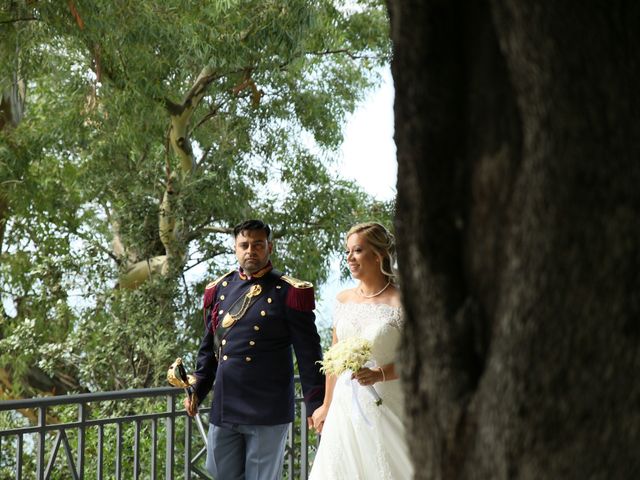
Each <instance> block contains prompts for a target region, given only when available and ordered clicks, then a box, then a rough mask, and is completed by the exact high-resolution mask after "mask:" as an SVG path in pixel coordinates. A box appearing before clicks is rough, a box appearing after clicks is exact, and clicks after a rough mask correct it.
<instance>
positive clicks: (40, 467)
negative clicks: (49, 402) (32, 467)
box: [36, 405, 47, 480]
mask: <svg viewBox="0 0 640 480" xmlns="http://www.w3.org/2000/svg"><path fill="white" fill-rule="evenodd" d="M46 424H47V407H45V406H44V405H43V406H41V407H40V409H39V410H38V427H39V430H38V461H37V466H36V469H37V473H36V476H37V478H38V480H44V469H45V466H44V454H45V440H46V431H45V428H44V427H45V426H46Z"/></svg>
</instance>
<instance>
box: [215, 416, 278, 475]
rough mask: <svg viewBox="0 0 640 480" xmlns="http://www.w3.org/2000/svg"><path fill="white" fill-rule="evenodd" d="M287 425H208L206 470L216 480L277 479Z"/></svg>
mask: <svg viewBox="0 0 640 480" xmlns="http://www.w3.org/2000/svg"><path fill="white" fill-rule="evenodd" d="M289 425H290V424H289V423H283V424H281V425H224V426H216V425H213V424H211V425H209V433H208V435H207V437H208V443H209V448H208V449H207V470H208V471H209V473H210V474H211V475H213V478H215V479H216V480H280V479H281V478H282V464H283V462H284V446H285V442H286V440H287V432H288V429H289Z"/></svg>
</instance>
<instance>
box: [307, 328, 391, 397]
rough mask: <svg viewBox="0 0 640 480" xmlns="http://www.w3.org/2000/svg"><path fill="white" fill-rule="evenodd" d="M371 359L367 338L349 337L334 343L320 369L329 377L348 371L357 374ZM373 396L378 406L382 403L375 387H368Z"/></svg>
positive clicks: (369, 343)
mask: <svg viewBox="0 0 640 480" xmlns="http://www.w3.org/2000/svg"><path fill="white" fill-rule="evenodd" d="M370 359H371V342H370V341H369V340H367V339H366V338H360V337H348V338H345V339H344V340H340V341H338V342H336V343H334V344H333V345H332V346H331V348H329V350H327V351H326V352H325V354H324V358H323V359H322V361H320V362H318V363H320V364H321V365H322V368H321V369H320V370H321V371H322V372H323V373H325V374H327V375H335V376H336V377H337V376H340V375H341V374H342V373H344V372H346V371H349V370H350V371H352V372H357V371H358V370H360V369H361V368H362V367H364V365H365V364H366V363H367V362H368V361H369V360H370ZM367 388H368V389H369V391H370V392H371V394H372V395H373V397H374V399H375V402H376V405H380V404H381V403H382V399H381V398H380V395H378V392H376V389H375V388H373V385H367Z"/></svg>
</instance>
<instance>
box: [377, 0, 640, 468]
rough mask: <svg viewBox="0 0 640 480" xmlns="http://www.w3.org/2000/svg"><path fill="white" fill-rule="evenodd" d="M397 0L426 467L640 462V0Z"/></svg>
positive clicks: (411, 334)
mask: <svg viewBox="0 0 640 480" xmlns="http://www.w3.org/2000/svg"><path fill="white" fill-rule="evenodd" d="M594 5H596V4H595V3H584V2H583V3H576V2H562V1H561V2H545V3H544V5H541V4H535V5H534V4H533V3H530V2H519V1H516V0H512V1H508V0H503V1H498V0H496V1H494V2H460V1H449V0H440V1H437V0H419V1H418V0H414V1H411V0H389V7H390V13H391V21H392V36H393V42H394V48H395V52H394V57H393V64H392V71H393V76H394V81H395V86H396V103H395V124H396V143H397V149H398V150H397V151H398V214H397V220H396V229H397V234H398V243H399V262H400V269H401V272H402V275H401V276H402V290H403V298H404V304H405V307H406V311H407V326H406V330H405V335H404V341H405V343H406V349H403V350H402V352H403V354H402V360H403V362H404V371H403V381H404V386H405V391H406V394H407V408H408V416H409V436H410V439H409V442H410V445H411V448H412V451H411V454H412V457H413V461H414V463H415V466H416V478H424V479H427V478H428V479H430V480H436V479H451V478H456V479H461V478H474V479H501V478H519V479H536V480H539V479H546V478H548V479H563V480H564V479H581V480H582V479H586V478H590V479H595V478H598V479H618V478H619V479H630V478H640V456H639V455H638V448H639V447H640V274H639V273H638V272H640V118H639V117H640V101H639V99H640V96H639V95H638V94H637V92H635V90H636V89H637V86H638V85H640V61H639V60H638V48H639V47H640V29H639V28H638V25H640V4H639V3H637V2H622V1H612V2H608V3H602V4H599V6H597V7H596V6H594Z"/></svg>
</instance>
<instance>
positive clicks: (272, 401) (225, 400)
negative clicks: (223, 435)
mask: <svg viewBox="0 0 640 480" xmlns="http://www.w3.org/2000/svg"><path fill="white" fill-rule="evenodd" d="M265 271H266V273H264V272H259V273H258V274H257V275H256V276H254V277H246V276H245V275H244V274H243V273H242V272H241V271H233V272H229V273H228V274H226V275H224V276H223V277H221V278H219V279H218V280H216V281H215V282H212V283H211V284H209V285H208V286H207V289H206V291H205V297H204V315H205V334H204V337H203V339H202V342H201V343H200V349H199V350H198V365H197V369H196V372H195V376H196V379H197V383H196V385H195V392H196V394H197V396H198V399H199V401H201V400H202V399H203V398H204V397H205V396H206V395H207V393H209V391H210V390H211V387H212V385H213V401H212V408H211V415H210V418H209V421H210V422H211V423H213V424H215V425H220V424H222V423H231V424H243V425H277V424H282V423H288V422H291V421H293V416H294V382H293V352H292V350H295V354H296V358H297V360H298V369H299V372H300V380H301V383H302V392H303V395H304V400H305V403H306V406H307V413H308V415H311V413H313V411H314V410H315V409H316V408H317V407H319V406H320V405H321V404H322V401H323V399H324V381H325V379H324V375H323V374H322V373H321V372H320V365H319V364H318V363H316V362H318V361H319V360H321V359H322V349H321V346H320V337H319V335H318V331H317V329H316V325H315V315H314V313H313V308H314V307H315V304H314V296H313V288H312V287H311V284H308V283H307V282H296V281H295V280H294V279H290V278H289V277H286V276H282V275H281V274H279V273H277V272H275V271H273V270H272V269H271V265H270V264H269V265H268V267H267V268H266V269H265ZM261 273H262V274H261ZM255 284H259V285H260V286H261V288H262V290H261V293H260V294H259V295H258V296H257V297H256V299H255V301H254V302H253V303H252V304H251V305H250V306H249V308H248V310H247V311H246V312H245V313H244V315H243V316H242V317H241V318H239V319H238V320H237V321H236V322H235V324H233V326H232V327H230V328H228V329H227V331H226V333H225V337H224V340H223V341H222V345H221V346H220V351H219V359H216V356H215V354H214V332H215V329H216V328H217V327H218V326H219V325H220V324H221V322H222V320H223V318H224V316H225V314H226V313H228V312H227V310H229V309H232V310H233V309H234V308H235V307H234V304H235V305H236V306H237V305H238V303H236V302H237V301H238V299H239V298H240V299H241V300H240V303H241V302H242V298H243V297H244V296H245V294H246V293H247V292H248V290H249V289H250V288H251V286H252V285H255ZM305 284H306V285H305ZM232 307H233V308H232ZM214 381H215V383H214Z"/></svg>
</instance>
